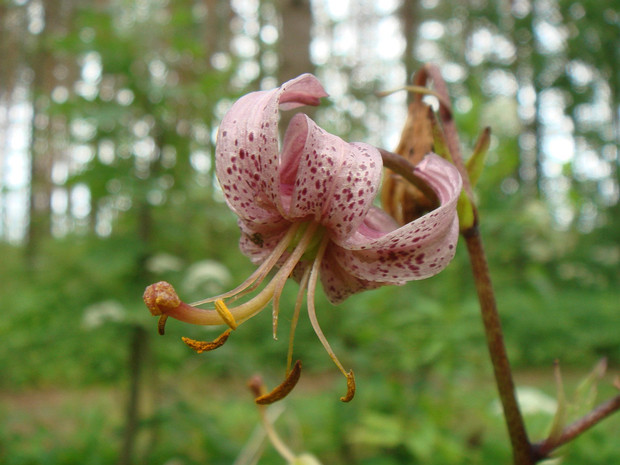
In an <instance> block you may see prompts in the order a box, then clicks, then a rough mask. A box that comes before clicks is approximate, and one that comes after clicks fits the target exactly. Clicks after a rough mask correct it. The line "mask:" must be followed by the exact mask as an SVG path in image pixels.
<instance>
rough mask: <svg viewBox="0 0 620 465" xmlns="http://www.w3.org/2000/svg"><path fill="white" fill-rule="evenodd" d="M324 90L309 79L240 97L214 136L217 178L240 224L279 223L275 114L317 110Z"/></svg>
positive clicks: (276, 117)
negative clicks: (307, 107)
mask: <svg viewBox="0 0 620 465" xmlns="http://www.w3.org/2000/svg"><path fill="white" fill-rule="evenodd" d="M326 95H327V94H326V93H325V90H324V89H323V87H322V86H321V84H320V83H319V81H318V80H317V79H316V77H314V76H312V75H310V74H303V75H301V76H299V77H297V78H295V79H293V80H291V81H288V82H286V83H285V84H283V85H282V86H281V87H279V88H278V89H274V90H270V91H259V92H253V93H250V94H248V95H245V96H243V97H241V98H240V99H239V100H237V102H235V104H234V105H233V106H232V107H231V109H230V110H229V111H228V113H226V115H225V116H224V119H223V120H222V123H221V124H220V128H219V131H218V138H217V146H216V159H215V162H216V174H217V177H218V179H219V181H220V185H221V186H222V190H223V192H224V196H225V198H226V202H227V203H228V205H229V207H230V208H231V209H232V210H233V211H234V212H235V213H236V214H237V215H238V216H239V217H240V218H241V219H243V220H247V221H252V222H257V223H263V224H265V223H271V222H273V221H278V220H280V219H281V215H282V211H281V205H280V200H279V199H280V189H279V187H280V182H279V168H278V166H279V149H278V111H279V107H282V109H291V108H295V107H299V106H302V105H318V103H319V99H320V98H321V97H325V96H326Z"/></svg>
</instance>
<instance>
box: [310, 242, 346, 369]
mask: <svg viewBox="0 0 620 465" xmlns="http://www.w3.org/2000/svg"><path fill="white" fill-rule="evenodd" d="M328 243H329V238H328V236H325V237H324V238H323V240H322V241H321V245H320V246H319V250H318V252H317V254H316V258H315V259H314V263H313V264H312V271H310V279H309V281H308V302H307V307H308V317H309V318H310V323H311V324H312V329H314V332H315V333H316V335H317V337H318V338H319V341H321V344H323V347H324V348H325V351H326V352H327V354H328V355H329V358H331V359H332V361H333V362H334V363H335V364H336V366H337V367H338V369H339V370H340V371H341V372H342V374H343V375H344V376H345V377H346V378H347V379H348V378H349V375H348V373H347V371H346V370H345V369H344V367H343V366H342V363H340V360H338V357H336V354H335V353H334V351H333V349H332V347H331V346H330V345H329V342H327V338H326V337H325V334H323V331H322V330H321V326H320V325H319V321H318V320H317V317H316V310H315V308H314V291H315V289H316V284H317V280H318V276H319V270H320V267H321V261H322V260H323V256H324V255H325V249H326V248H327V244H328Z"/></svg>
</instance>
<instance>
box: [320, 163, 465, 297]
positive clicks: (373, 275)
mask: <svg viewBox="0 0 620 465" xmlns="http://www.w3.org/2000/svg"><path fill="white" fill-rule="evenodd" d="M416 174H417V175H418V176H419V177H421V178H422V179H424V180H425V181H426V182H427V183H428V184H429V185H430V186H431V187H432V188H433V190H435V192H436V193H437V195H438V197H439V201H440V206H439V207H438V208H436V209H435V210H433V211H432V212H429V213H427V214H426V215H424V216H422V217H421V218H418V219H417V220H414V221H412V222H411V223H408V224H406V225H404V226H402V227H400V228H397V229H393V230H389V228H390V227H389V225H388V224H387V223H385V222H383V221H380V217H381V215H384V213H382V212H380V211H376V210H373V211H371V212H370V213H369V214H368V215H367V216H366V218H365V221H364V223H363V224H362V225H361V226H360V227H359V228H358V230H357V231H356V232H355V234H353V235H352V236H351V237H349V238H348V239H347V240H346V241H339V242H338V243H337V244H332V247H331V249H330V258H329V259H330V260H335V261H337V262H338V265H339V266H340V267H341V268H342V270H344V271H346V273H349V274H350V275H352V276H353V277H355V278H357V279H359V280H362V281H367V282H369V283H382V284H403V283H405V282H407V281H411V280H416V279H423V278H428V277H430V276H433V275H435V274H437V273H439V272H440V271H441V270H442V269H443V268H445V267H446V265H447V264H448V263H449V262H450V260H452V258H453V257H454V252H455V246H456V242H457V240H458V217H457V214H456V202H457V200H458V197H459V194H460V192H461V177H460V175H459V173H458V171H457V170H456V168H455V167H454V166H453V165H452V164H450V163H448V162H447V161H445V160H443V159H442V158H440V157H439V156H437V155H435V154H429V155H427V156H426V157H425V158H424V159H423V160H422V162H420V164H419V165H418V166H417V168H416ZM331 266H332V268H333V265H331ZM341 281H342V282H341V284H346V283H345V281H344V280H341ZM336 287H337V286H336ZM359 290H363V289H357V288H356V287H355V286H354V287H353V288H350V289H349V290H343V289H342V288H340V289H338V291H337V293H334V292H330V289H329V288H328V287H327V286H326V288H325V291H326V292H327V294H328V296H329V297H330V299H331V300H332V301H334V302H337V301H341V300H343V299H344V298H346V297H347V296H348V295H350V294H352V293H355V292H358V291H359Z"/></svg>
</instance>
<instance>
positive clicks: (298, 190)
mask: <svg viewBox="0 0 620 465" xmlns="http://www.w3.org/2000/svg"><path fill="white" fill-rule="evenodd" d="M325 96H327V94H326V92H325V90H324V89H323V87H322V86H321V84H320V82H319V81H318V79H317V78H316V77H314V76H313V75H311V74H303V75H301V76H299V77H297V78H295V79H292V80H291V81H288V82H286V83H284V84H283V85H282V86H281V87H279V88H277V89H273V90H269V91H258V92H253V93H250V94H247V95H245V96H243V97H241V98H240V99H239V100H238V101H237V102H235V103H234V104H233V106H232V107H231V108H230V110H229V111H228V113H227V114H226V115H225V116H224V119H223V120H222V122H221V125H220V127H219V132H218V137H217V145H216V174H217V178H218V180H219V183H220V185H221V188H222V191H223V193H224V196H225V199H226V203H227V204H228V206H229V207H230V209H231V210H232V211H233V212H234V213H235V214H236V215H237V217H238V224H239V227H240V229H241V239H240V249H241V251H242V253H244V254H245V255H246V256H248V257H249V258H250V260H251V261H252V262H253V263H254V264H256V265H258V268H257V269H256V271H255V272H254V273H253V274H252V275H251V276H250V277H249V278H248V279H247V280H246V281H244V282H243V283H242V284H240V285H239V286H238V287H236V288H235V289H233V290H231V291H230V292H226V293H224V294H221V295H218V296H215V297H211V298H208V299H205V300H202V301H199V302H195V303H193V304H191V305H190V304H186V303H185V302H182V301H181V300H180V299H179V297H178V296H177V294H176V292H175V291H174V289H173V287H172V286H171V285H170V284H168V283H166V282H159V283H156V284H153V285H151V286H149V287H147V289H146V291H145V293H144V300H145V302H146V304H147V306H148V308H149V309H150V311H151V313H152V314H153V315H156V316H159V317H160V320H159V329H160V333H162V334H163V329H164V324H165V321H166V319H167V318H168V317H173V318H176V319H178V320H181V321H184V322H187V323H192V324H197V325H228V326H229V329H228V330H227V331H226V332H225V333H224V334H222V335H221V336H220V337H218V338H217V339H216V340H215V341H210V342H201V341H194V340H191V339H187V338H184V341H185V342H186V343H187V344H188V345H189V346H190V347H192V348H194V349H195V350H197V351H198V352H202V351H205V350H211V349H214V348H216V347H219V346H220V345H221V344H223V343H224V341H225V340H226V339H227V338H228V335H229V334H230V331H231V330H234V329H235V328H237V326H238V325H240V324H242V323H244V322H245V321H247V320H249V319H250V318H252V317H253V316H255V315H257V314H258V313H259V312H260V311H261V310H263V309H264V308H265V307H267V306H268V304H269V303H272V309H273V310H272V315H273V335H274V337H275V335H276V331H277V324H278V314H279V311H280V296H281V293H282V290H283V288H284V285H285V283H286V281H287V280H288V278H289V277H292V278H293V279H295V280H296V281H298V282H299V293H298V296H297V300H296V303H295V307H294V312H293V316H292V329H291V336H290V340H289V348H288V357H287V380H285V381H284V382H283V383H282V385H280V386H279V387H278V388H276V389H274V392H273V393H272V398H273V399H274V400H277V399H279V398H281V397H282V396H283V392H282V391H285V393H288V391H290V389H292V385H294V382H293V381H296V379H297V378H298V376H299V373H298V371H299V368H300V364H299V363H296V364H295V367H293V368H291V365H292V364H291V362H292V347H293V335H294V330H295V326H296V324H297V320H298V316H299V312H300V309H301V307H302V305H303V300H304V294H306V296H307V299H306V302H307V303H306V307H307V312H308V316H309V319H310V322H311V324H312V327H313V329H314V331H315V333H316V335H317V336H318V338H319V340H320V341H321V343H322V345H323V347H324V348H325V350H326V351H327V353H328V354H329V356H330V358H331V359H332V360H333V362H334V363H335V364H336V366H337V367H338V369H339V370H340V371H341V372H342V373H343V374H344V375H345V376H346V378H347V387H348V391H347V395H346V396H344V397H343V398H341V400H343V401H349V400H351V399H352V397H353V394H354V391H355V382H354V377H353V371H346V370H345V368H344V367H343V365H342V364H341V363H340V361H339V360H338V358H337V357H336V355H335V354H334V351H333V350H332V348H331V347H330V345H329V342H328V341H327V339H326V338H325V336H324V334H323V331H322V330H321V328H320V326H319V323H318V320H317V317H316V311H315V305H314V300H315V299H314V297H315V290H316V286H317V282H318V281H319V280H320V281H321V282H322V285H323V289H324V291H325V294H326V295H327V297H328V299H329V300H330V301H331V302H332V303H334V304H337V303H339V302H342V301H343V300H345V299H346V298H347V297H349V296H350V295H352V294H355V293H358V292H361V291H364V290H368V289H375V288H378V287H380V286H384V285H389V284H392V285H402V284H405V283H406V282H408V281H411V280H418V279H424V278H427V277H430V276H433V275H435V274H437V273H438V272H439V271H441V270H442V269H443V268H445V267H446V266H447V265H448V263H449V262H450V261H451V260H452V258H453V256H454V252H455V246H456V242H457V239H458V232H459V228H458V218H457V213H456V203H457V199H458V196H459V194H460V192H461V177H460V176H459V174H458V171H457V170H456V168H455V167H454V166H453V165H452V164H450V163H449V162H447V161H445V160H444V159H442V158H441V157H439V156H438V155H435V154H433V153H429V154H427V155H426V156H425V157H424V158H423V159H422V161H421V162H420V163H419V164H418V165H417V166H416V167H415V175H416V176H417V177H418V178H419V179H422V180H423V181H424V182H425V183H427V184H428V186H430V187H431V189H432V190H433V191H434V192H435V193H436V195H437V198H438V201H439V206H438V207H437V208H435V209H434V210H432V211H430V212H428V213H427V214H425V215H423V216H421V217H419V218H417V219H415V220H414V221H411V222H409V223H407V224H405V225H403V226H399V225H398V224H397V223H396V222H395V221H394V219H392V218H391V217H390V216H389V215H388V214H387V213H385V212H384V211H383V210H381V209H380V208H378V207H376V206H374V205H373V201H374V198H375V196H376V195H377V193H378V190H379V186H380V182H381V173H382V167H383V163H382V159H381V154H380V151H379V150H378V149H377V148H375V147H373V146H371V145H368V144H364V143H357V142H354V143H348V142H345V141H343V140H342V139H340V138H339V137H337V136H335V135H332V134H329V133H328V132H326V131H324V130H323V129H321V128H320V127H318V126H317V125H316V124H315V123H314V122H313V121H312V120H311V119H310V118H309V117H308V116H306V115H305V114H302V113H299V114H296V115H295V116H294V117H293V118H292V120H291V122H290V124H289V126H288V128H287V130H286V133H285V135H284V138H283V142H282V144H281V147H280V146H279V143H278V116H279V114H278V113H279V110H288V109H292V108H296V107H299V106H302V105H318V104H319V101H320V98H321V97H325ZM272 270H277V272H275V273H274V274H273V277H271V279H269V280H268V276H270V272H271V271H272ZM266 281H268V283H266V285H265V286H264V287H262V290H260V291H257V289H259V287H260V286H261V284H263V283H265V282H266ZM249 293H254V296H253V297H251V298H246V299H245V300H244V301H242V302H243V303H238V302H237V301H238V299H240V298H241V297H244V296H247V295H248V294H249ZM208 303H212V304H213V306H214V308H213V309H203V308H198V306H200V305H204V304H208ZM291 377H294V378H295V380H293V379H290V378H291ZM262 399H263V401H265V402H268V401H269V399H270V395H269V394H265V395H263V396H262Z"/></svg>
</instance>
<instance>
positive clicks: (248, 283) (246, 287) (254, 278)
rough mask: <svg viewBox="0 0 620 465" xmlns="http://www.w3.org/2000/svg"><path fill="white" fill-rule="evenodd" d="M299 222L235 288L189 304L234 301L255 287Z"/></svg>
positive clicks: (292, 234)
mask: <svg viewBox="0 0 620 465" xmlns="http://www.w3.org/2000/svg"><path fill="white" fill-rule="evenodd" d="M300 226H301V223H293V225H292V226H291V227H290V228H289V230H288V231H287V232H286V234H285V235H284V237H283V238H282V239H281V240H280V242H278V245H276V247H275V248H274V249H273V251H272V252H271V253H270V254H269V256H268V257H267V259H266V260H265V261H264V262H263V263H261V264H260V265H259V267H258V268H257V269H256V270H255V271H254V273H252V275H251V276H250V277H249V278H248V279H246V280H245V281H244V282H243V283H241V284H239V285H238V286H237V287H236V288H234V289H233V290H231V291H228V292H226V293H224V294H220V295H217V296H215V297H209V298H208V299H203V300H199V301H197V302H192V303H191V304H190V305H192V306H193V307H195V306H198V305H202V304H207V303H210V302H215V301H216V300H218V299H226V298H229V297H232V299H230V301H234V300H236V299H238V298H239V297H242V296H244V295H245V294H247V293H249V292H252V291H253V290H254V289H256V288H257V287H258V286H260V284H261V283H262V282H263V280H264V279H265V276H267V275H268V274H269V272H270V271H271V270H272V268H273V267H274V266H275V265H276V263H278V260H279V259H280V257H281V256H282V254H283V253H284V252H285V251H286V249H288V246H289V245H290V244H291V242H293V239H295V235H296V234H297V231H298V230H299V227H300Z"/></svg>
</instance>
